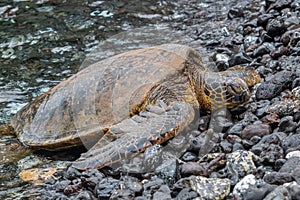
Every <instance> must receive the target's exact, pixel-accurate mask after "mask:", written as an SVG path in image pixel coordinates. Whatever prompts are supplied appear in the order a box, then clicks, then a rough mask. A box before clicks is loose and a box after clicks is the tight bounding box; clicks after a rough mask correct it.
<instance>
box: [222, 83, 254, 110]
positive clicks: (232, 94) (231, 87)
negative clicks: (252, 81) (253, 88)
mask: <svg viewBox="0 0 300 200" xmlns="http://www.w3.org/2000/svg"><path fill="white" fill-rule="evenodd" d="M223 95H224V96H223V98H224V102H225V105H226V107H227V108H233V107H235V106H237V105H239V104H242V103H244V102H246V101H248V100H249V98H250V91H249V88H248V86H247V83H246V82H245V81H244V80H243V79H241V78H237V77H235V78H233V77H225V82H224V92H223Z"/></svg>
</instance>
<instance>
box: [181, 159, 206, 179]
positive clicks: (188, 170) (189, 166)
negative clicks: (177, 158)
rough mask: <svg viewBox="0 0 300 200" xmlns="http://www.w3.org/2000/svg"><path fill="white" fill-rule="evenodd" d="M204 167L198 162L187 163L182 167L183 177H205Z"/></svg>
mask: <svg viewBox="0 0 300 200" xmlns="http://www.w3.org/2000/svg"><path fill="white" fill-rule="evenodd" d="M204 171H205V169H204V167H203V166H201V165H200V164H199V163H197V162H186V163H183V165H182V166H181V175H182V176H185V177H186V176H190V175H200V174H201V175H203V174H204Z"/></svg>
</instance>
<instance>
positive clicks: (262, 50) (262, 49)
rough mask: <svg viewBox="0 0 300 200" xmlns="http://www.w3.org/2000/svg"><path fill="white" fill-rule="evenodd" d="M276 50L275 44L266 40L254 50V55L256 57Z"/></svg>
mask: <svg viewBox="0 0 300 200" xmlns="http://www.w3.org/2000/svg"><path fill="white" fill-rule="evenodd" d="M274 50H275V46H274V45H273V44H272V43H269V42H264V43H263V44H261V45H260V46H259V47H257V48H256V49H255V50H254V51H253V56H254V57H258V56H262V55H264V54H269V53H271V52H272V51H274Z"/></svg>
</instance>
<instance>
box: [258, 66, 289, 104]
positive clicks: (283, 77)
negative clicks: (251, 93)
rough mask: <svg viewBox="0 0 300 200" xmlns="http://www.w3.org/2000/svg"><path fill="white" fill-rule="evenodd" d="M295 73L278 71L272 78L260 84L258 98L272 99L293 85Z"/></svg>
mask: <svg viewBox="0 0 300 200" xmlns="http://www.w3.org/2000/svg"><path fill="white" fill-rule="evenodd" d="M292 80H293V73H292V72H290V71H286V70H284V71H280V72H277V73H276V74H275V75H274V76H273V77H272V78H271V79H270V80H268V81H265V82H263V83H262V84H260V85H259V86H258V88H257V90H256V98H257V99H258V100H261V99H271V98H273V97H275V96H276V95H278V94H279V93H280V92H282V91H283V90H284V89H285V88H288V87H289V85H291V83H292Z"/></svg>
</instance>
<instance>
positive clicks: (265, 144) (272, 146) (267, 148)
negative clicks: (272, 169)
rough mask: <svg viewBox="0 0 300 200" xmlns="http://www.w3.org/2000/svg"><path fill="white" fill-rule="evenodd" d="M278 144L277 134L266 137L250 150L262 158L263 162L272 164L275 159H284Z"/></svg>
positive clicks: (279, 142) (278, 137) (279, 141)
mask: <svg viewBox="0 0 300 200" xmlns="http://www.w3.org/2000/svg"><path fill="white" fill-rule="evenodd" d="M280 144H281V140H280V136H278V135H277V134H271V135H266V136H264V137H263V138H262V139H261V141H260V142H259V143H257V144H256V145H254V146H253V147H252V148H251V152H253V153H254V154H256V155H258V156H259V157H260V158H262V160H263V162H266V163H271V164H273V163H274V162H275V161H276V160H277V159H281V158H283V157H284V151H283V149H282V147H281V146H280Z"/></svg>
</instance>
